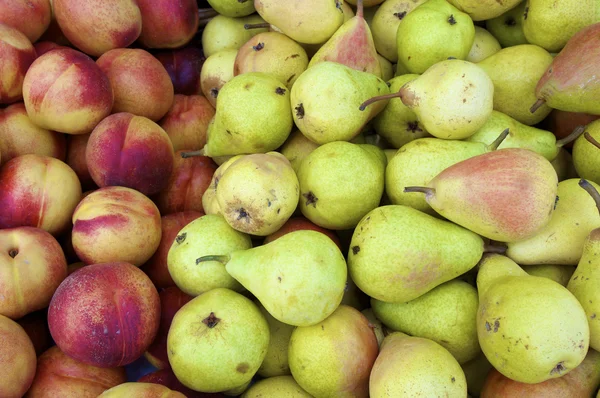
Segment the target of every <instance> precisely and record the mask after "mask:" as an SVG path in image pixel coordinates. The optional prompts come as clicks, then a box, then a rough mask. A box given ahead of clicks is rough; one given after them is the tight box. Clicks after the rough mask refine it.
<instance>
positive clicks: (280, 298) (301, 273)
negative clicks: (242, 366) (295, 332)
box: [196, 230, 347, 326]
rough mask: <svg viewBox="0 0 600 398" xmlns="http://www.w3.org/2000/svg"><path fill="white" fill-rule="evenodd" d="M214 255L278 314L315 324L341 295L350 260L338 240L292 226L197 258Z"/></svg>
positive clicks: (295, 321) (288, 320)
mask: <svg viewBox="0 0 600 398" xmlns="http://www.w3.org/2000/svg"><path fill="white" fill-rule="evenodd" d="M307 247H310V248H311V250H306V248H307ZM213 260H216V261H219V262H221V263H224V264H225V269H226V270H227V272H228V273H229V274H230V275H231V276H233V277H234V278H235V279H236V280H237V281H239V282H240V283H241V284H242V285H243V286H244V287H245V288H246V289H248V290H249V291H250V292H251V293H252V294H253V295H254V296H255V297H256V298H257V299H258V300H260V302H261V304H262V305H263V306H264V307H265V309H266V310H267V311H269V313H270V314H271V315H272V316H273V317H274V318H275V319H277V320H278V321H280V322H283V323H287V324H288V325H293V326H310V325H314V324H317V323H319V322H321V321H322V320H323V319H325V318H327V317H328V316H329V315H331V313H333V311H335V309H336V308H337V307H338V305H339V304H340V302H341V301H342V296H343V294H344V287H345V284H346V278H347V267H346V261H345V260H344V256H343V255H342V253H341V252H340V249H339V248H338V246H337V245H336V244H335V243H334V242H333V241H332V240H331V239H330V238H329V237H328V236H327V235H325V234H323V233H321V232H317V231H312V230H298V231H293V232H290V233H287V234H285V235H283V236H281V237H279V238H278V239H276V240H274V241H271V242H269V243H267V244H264V245H262V246H258V247H254V248H252V249H248V250H237V251H234V252H232V253H230V254H229V255H226V256H219V255H209V256H203V257H201V258H199V259H197V260H196V261H197V262H198V263H201V262H206V261H213Z"/></svg>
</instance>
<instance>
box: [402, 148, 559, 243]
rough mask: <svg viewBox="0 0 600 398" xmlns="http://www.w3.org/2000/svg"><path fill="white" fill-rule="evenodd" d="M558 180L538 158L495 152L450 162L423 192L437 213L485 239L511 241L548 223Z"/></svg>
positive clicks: (517, 151)
mask: <svg viewBox="0 0 600 398" xmlns="http://www.w3.org/2000/svg"><path fill="white" fill-rule="evenodd" d="M557 184H558V178H557V176H556V171H554V167H552V165H551V164H550V162H549V161H548V160H547V159H546V158H544V157H543V156H541V155H539V154H537V153H535V152H533V151H530V150H527V149H520V148H508V149H498V150H496V151H493V152H488V153H484V154H482V155H478V156H475V157H472V158H469V159H466V160H463V161H462V162H460V163H457V164H454V165H452V166H450V167H448V168H447V169H445V170H444V171H442V172H441V173H440V174H438V175H437V176H436V177H435V178H434V179H433V180H431V181H430V182H429V184H427V187H406V188H404V191H405V192H423V193H425V195H426V200H427V203H429V205H430V206H431V207H432V208H433V209H434V210H435V211H436V212H438V213H439V214H440V215H442V216H443V217H445V218H447V219H448V220H450V221H453V222H455V223H457V224H459V225H462V226H463V227H465V228H468V229H470V230H471V231H473V232H475V233H478V234H480V235H481V236H484V237H486V238H489V239H492V240H497V241H500V242H515V241H519V240H523V239H527V238H530V237H532V236H534V235H535V234H536V233H538V232H539V231H540V230H541V229H542V228H543V227H544V226H546V224H548V222H549V221H550V217H551V215H552V211H553V209H554V205H555V202H556V193H557Z"/></svg>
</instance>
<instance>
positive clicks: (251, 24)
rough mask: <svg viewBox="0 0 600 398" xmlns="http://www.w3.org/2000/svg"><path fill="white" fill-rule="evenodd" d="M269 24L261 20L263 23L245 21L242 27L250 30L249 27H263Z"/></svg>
mask: <svg viewBox="0 0 600 398" xmlns="http://www.w3.org/2000/svg"><path fill="white" fill-rule="evenodd" d="M270 27H271V24H269V23H268V22H263V23H247V24H244V29H246V30H250V29H264V28H270Z"/></svg>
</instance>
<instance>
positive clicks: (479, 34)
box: [465, 26, 502, 63]
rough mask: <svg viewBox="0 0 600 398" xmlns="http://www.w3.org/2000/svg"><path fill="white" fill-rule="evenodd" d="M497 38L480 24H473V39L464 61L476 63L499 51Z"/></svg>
mask: <svg viewBox="0 0 600 398" xmlns="http://www.w3.org/2000/svg"><path fill="white" fill-rule="evenodd" d="M501 48H502V47H501V46H500V43H499V42H498V40H497V39H496V38H495V37H494V36H493V35H492V34H491V33H490V32H488V31H487V30H485V29H484V28H482V27H481V26H475V39H474V40H473V46H472V47H471V51H469V55H467V58H465V60H466V61H469V62H473V63H477V62H481V61H483V60H484V59H486V58H488V57H489V56H490V55H493V54H495V53H497V52H498V51H500V49H501Z"/></svg>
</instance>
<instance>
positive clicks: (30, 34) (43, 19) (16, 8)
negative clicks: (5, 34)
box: [0, 0, 52, 43]
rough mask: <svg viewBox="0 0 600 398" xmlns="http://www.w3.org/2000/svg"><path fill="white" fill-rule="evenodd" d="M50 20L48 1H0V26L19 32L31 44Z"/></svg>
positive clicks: (46, 27)
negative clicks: (6, 26)
mask: <svg viewBox="0 0 600 398" xmlns="http://www.w3.org/2000/svg"><path fill="white" fill-rule="evenodd" d="M51 19H52V8H51V7H50V0H0V24H5V25H8V26H12V27H13V28H15V29H17V30H19V31H20V32H22V33H23V34H25V36H27V38H28V39H29V41H31V42H32V43H34V42H36V41H37V40H38V39H39V38H40V36H42V34H43V33H44V32H45V31H46V29H48V26H49V25H50V21H51Z"/></svg>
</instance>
